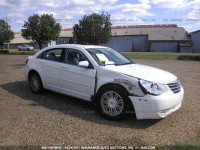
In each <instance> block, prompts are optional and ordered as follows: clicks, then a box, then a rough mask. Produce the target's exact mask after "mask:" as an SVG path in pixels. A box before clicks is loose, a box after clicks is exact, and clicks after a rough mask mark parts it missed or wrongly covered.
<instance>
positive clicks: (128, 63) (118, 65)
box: [115, 62, 134, 66]
mask: <svg viewBox="0 0 200 150" xmlns="http://www.w3.org/2000/svg"><path fill="white" fill-rule="evenodd" d="M129 64H134V62H128V63H124V64H115V66H121V65H129Z"/></svg>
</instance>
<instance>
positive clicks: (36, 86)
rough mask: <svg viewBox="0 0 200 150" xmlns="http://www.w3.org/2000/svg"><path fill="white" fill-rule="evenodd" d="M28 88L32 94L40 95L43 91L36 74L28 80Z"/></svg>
mask: <svg viewBox="0 0 200 150" xmlns="http://www.w3.org/2000/svg"><path fill="white" fill-rule="evenodd" d="M29 84H30V88H31V90H32V91H33V93H37V94H39V93H41V92H42V91H43V85H42V81H41V78H40V76H39V75H38V74H37V73H35V72H34V73H32V74H31V75H30V79H29Z"/></svg>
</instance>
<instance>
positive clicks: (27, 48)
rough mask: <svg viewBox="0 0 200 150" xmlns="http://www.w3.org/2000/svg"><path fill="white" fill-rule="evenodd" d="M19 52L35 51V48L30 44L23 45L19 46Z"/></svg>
mask: <svg viewBox="0 0 200 150" xmlns="http://www.w3.org/2000/svg"><path fill="white" fill-rule="evenodd" d="M18 50H19V51H33V50H34V47H33V46H30V45H28V44H22V45H19V46H18Z"/></svg>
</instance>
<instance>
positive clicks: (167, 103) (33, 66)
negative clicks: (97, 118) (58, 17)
mask: <svg viewBox="0 0 200 150" xmlns="http://www.w3.org/2000/svg"><path fill="white" fill-rule="evenodd" d="M26 62H27V63H26V67H25V76H26V78H27V80H28V81H29V83H30V87H31V90H32V91H33V92H34V93H41V92H42V90H43V89H49V90H52V91H55V92H59V93H62V94H66V95H69V96H72V97H76V98H80V99H83V100H86V101H91V102H93V103H94V104H95V105H97V108H98V110H99V112H100V113H102V114H103V115H104V116H106V117H108V118H110V119H116V118H119V117H121V116H122V115H123V114H124V113H125V111H126V110H130V109H133V110H134V111H135V113H136V117H137V119H159V118H164V117H166V116H167V115H169V114H171V113H172V112H174V111H176V110H177V109H179V108H180V106H181V103H182V100H183V95H184V90H183V88H182V86H181V84H180V82H179V80H178V79H177V77H176V76H175V75H173V74H171V73H169V72H167V71H164V70H161V69H157V68H153V67H150V66H145V65H141V64H136V63H134V62H132V61H130V60H129V59H127V58H126V57H124V56H123V55H121V54H120V53H118V52H116V51H115V50H113V49H111V48H108V47H103V46H94V45H77V44H67V45H55V46H51V47H46V48H44V49H42V50H40V51H38V52H37V53H36V54H35V55H34V56H29V57H28V59H27V61H26Z"/></svg>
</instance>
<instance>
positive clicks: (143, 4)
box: [0, 0, 200, 32]
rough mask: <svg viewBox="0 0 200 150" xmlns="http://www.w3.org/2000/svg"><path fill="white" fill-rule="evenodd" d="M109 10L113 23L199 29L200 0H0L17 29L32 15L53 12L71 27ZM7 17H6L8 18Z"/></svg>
mask: <svg viewBox="0 0 200 150" xmlns="http://www.w3.org/2000/svg"><path fill="white" fill-rule="evenodd" d="M101 12H108V14H110V15H111V21H112V25H113V26H122V25H126V26H127V25H153V24H177V25H178V26H180V27H184V28H185V30H186V31H188V32H192V31H195V30H199V29H200V0H0V19H6V18H7V20H8V23H9V24H10V25H11V28H12V30H13V31H14V32H20V31H21V29H22V26H23V24H24V21H27V20H28V17H29V16H32V15H33V14H39V15H42V14H43V13H45V14H53V16H54V18H55V19H56V21H57V22H58V23H60V24H61V26H62V28H72V27H73V25H74V24H77V23H78V20H79V19H81V17H82V16H83V15H85V14H86V15H89V14H92V13H101ZM6 16H7V17H6Z"/></svg>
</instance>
